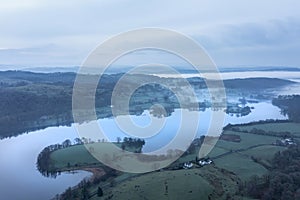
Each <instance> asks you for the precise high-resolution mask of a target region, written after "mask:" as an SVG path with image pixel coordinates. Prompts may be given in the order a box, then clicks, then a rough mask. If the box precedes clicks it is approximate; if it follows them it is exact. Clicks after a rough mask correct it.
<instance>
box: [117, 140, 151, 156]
mask: <svg viewBox="0 0 300 200" xmlns="http://www.w3.org/2000/svg"><path fill="white" fill-rule="evenodd" d="M144 145H145V140H142V139H140V138H131V137H124V139H123V143H122V145H121V148H122V150H126V148H134V149H136V150H135V153H141V152H142V148H143V146H144Z"/></svg>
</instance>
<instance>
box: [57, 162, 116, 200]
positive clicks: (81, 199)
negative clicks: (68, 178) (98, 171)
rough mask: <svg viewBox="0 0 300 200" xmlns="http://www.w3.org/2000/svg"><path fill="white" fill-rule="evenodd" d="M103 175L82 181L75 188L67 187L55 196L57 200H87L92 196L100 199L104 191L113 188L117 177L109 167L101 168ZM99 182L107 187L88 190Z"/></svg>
mask: <svg viewBox="0 0 300 200" xmlns="http://www.w3.org/2000/svg"><path fill="white" fill-rule="evenodd" d="M103 170H104V171H105V174H104V175H102V176H95V175H94V177H93V178H92V179H89V180H87V179H84V180H83V181H81V182H80V183H79V184H78V185H77V186H75V187H73V188H71V187H69V188H68V189H67V190H66V191H65V192H64V193H62V194H61V195H57V196H56V199H57V200H70V199H72V200H73V199H78V200H87V199H90V198H92V197H93V196H97V197H102V196H103V194H104V191H105V189H106V188H107V187H108V186H110V187H113V186H114V185H115V184H116V183H115V180H114V178H115V177H116V176H117V175H118V173H119V172H118V171H116V170H115V169H112V168H109V167H103ZM101 182H103V183H107V182H109V185H108V186H106V187H100V186H98V187H97V190H96V191H94V192H91V191H90V189H91V188H92V187H94V186H96V185H99V184H100V183H101Z"/></svg>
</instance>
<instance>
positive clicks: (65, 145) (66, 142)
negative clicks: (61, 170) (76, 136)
mask: <svg viewBox="0 0 300 200" xmlns="http://www.w3.org/2000/svg"><path fill="white" fill-rule="evenodd" d="M71 145H72V142H71V140H69V139H67V140H65V141H64V142H63V143H62V146H63V148H67V147H69V146H71Z"/></svg>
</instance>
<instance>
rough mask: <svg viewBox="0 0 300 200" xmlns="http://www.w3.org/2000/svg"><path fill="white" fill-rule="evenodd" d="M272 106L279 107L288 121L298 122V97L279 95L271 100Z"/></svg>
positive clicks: (299, 114) (299, 104) (299, 102)
mask: <svg viewBox="0 0 300 200" xmlns="http://www.w3.org/2000/svg"><path fill="white" fill-rule="evenodd" d="M272 104H273V105H275V106H277V107H279V108H280V109H281V112H282V113H283V114H284V115H287V116H288V117H289V119H290V120H292V121H294V122H300V95H280V96H278V97H277V98H274V99H273V101H272Z"/></svg>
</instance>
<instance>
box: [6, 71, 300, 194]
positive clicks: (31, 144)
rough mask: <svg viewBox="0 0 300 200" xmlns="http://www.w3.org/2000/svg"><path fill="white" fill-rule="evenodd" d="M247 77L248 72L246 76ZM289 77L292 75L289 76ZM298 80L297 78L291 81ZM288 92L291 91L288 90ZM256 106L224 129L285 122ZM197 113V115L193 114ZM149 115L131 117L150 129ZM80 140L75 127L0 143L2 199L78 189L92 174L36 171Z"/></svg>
mask: <svg viewBox="0 0 300 200" xmlns="http://www.w3.org/2000/svg"><path fill="white" fill-rule="evenodd" d="M247 73H248V72H247ZM289 75H290V74H289ZM292 78H293V79H295V77H292ZM287 89H288V88H287ZM287 89H285V90H284V89H283V90H282V91H281V92H282V93H285V94H288V93H289V94H291V92H297V91H299V87H296V88H293V91H290V92H288V90H287ZM249 106H253V107H254V109H253V110H252V112H251V113H250V114H249V115H247V116H243V117H236V116H231V115H226V118H225V122H224V125H226V124H227V123H232V124H234V123H246V122H251V121H257V120H264V119H286V117H285V116H283V115H281V114H280V110H279V108H277V107H275V106H273V105H272V104H271V102H270V101H264V102H260V103H256V104H249ZM181 112H182V110H180V109H176V110H175V112H173V113H172V114H171V116H169V117H167V119H166V124H165V126H164V127H163V128H162V129H161V131H160V132H159V134H158V135H155V136H153V137H151V138H150V139H146V146H145V147H144V151H145V152H149V151H152V150H154V149H157V148H160V147H162V146H164V145H165V144H166V143H168V142H169V141H170V140H171V139H172V138H173V137H174V136H175V133H176V130H177V128H178V126H179V124H180V120H181ZM193 112H196V111H193ZM148 114H149V113H148V111H146V112H145V113H144V114H143V115H141V116H131V118H132V120H133V121H134V122H135V123H137V124H139V125H141V126H143V125H144V126H145V125H147V124H148V123H149V122H150V121H149V116H148ZM199 114H200V121H199V124H198V125H199V129H198V131H197V135H198V136H200V135H205V134H206V131H207V129H208V124H209V120H210V116H211V114H212V111H211V110H210V109H206V110H205V111H204V112H202V111H201V112H200V113H199ZM99 124H101V127H102V128H103V130H104V131H105V132H106V133H110V134H109V136H108V137H109V139H110V140H112V141H115V140H116V138H117V137H121V138H123V137H125V136H127V135H126V134H124V133H123V132H122V131H121V130H120V129H119V128H118V126H117V125H116V123H115V122H114V119H111V118H107V119H100V120H99ZM76 137H80V136H78V134H77V132H76V130H75V127H74V126H73V125H72V126H71V127H64V126H60V127H51V128H46V129H44V130H39V131H34V132H30V133H28V134H23V135H19V136H17V137H12V138H6V139H2V140H0V163H1V170H0V177H1V181H0V196H1V199H14V200H18V199H20V200H21V199H22V200H23V199H31V200H34V199H37V200H41V199H50V198H53V197H54V196H55V195H56V194H57V193H62V192H63V191H65V190H66V189H67V188H68V187H72V186H75V185H76V184H78V183H79V182H80V181H81V180H83V179H84V178H86V177H90V176H91V173H89V172H85V171H78V172H76V173H74V174H68V173H62V174H61V175H60V176H58V177H57V178H56V179H54V178H47V177H44V176H42V175H41V174H40V173H39V171H38V170H37V169H36V159H37V156H38V154H39V153H40V152H41V151H42V149H43V148H44V147H46V146H48V145H51V144H56V143H61V142H63V141H64V140H65V139H71V140H73V139H74V138H76Z"/></svg>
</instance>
